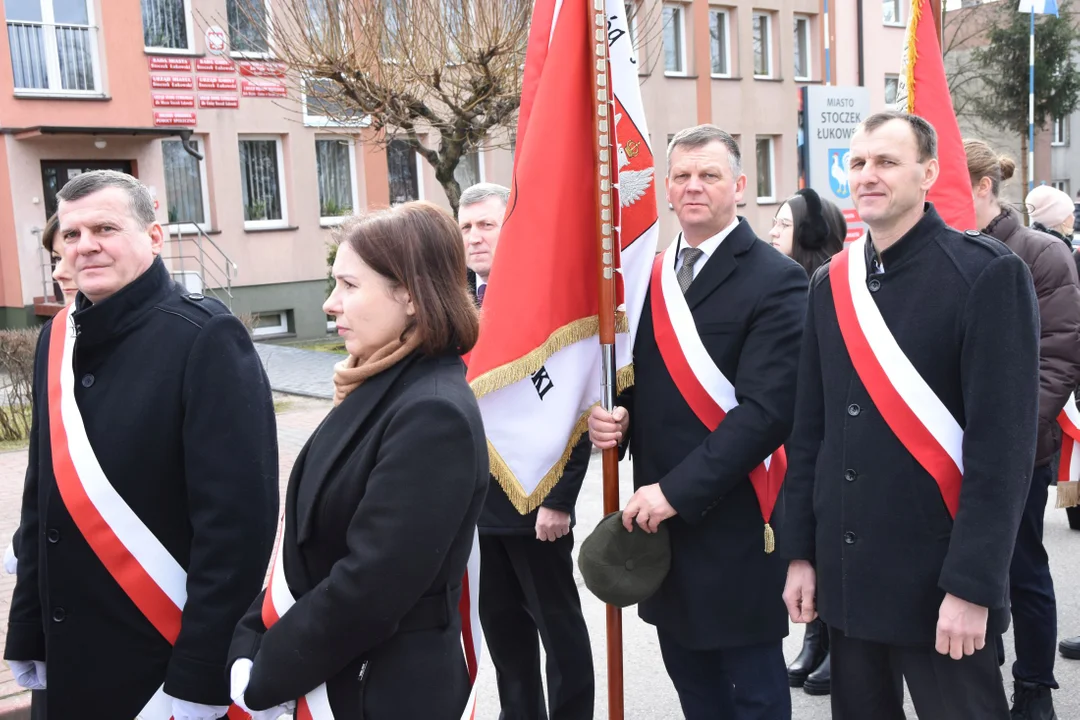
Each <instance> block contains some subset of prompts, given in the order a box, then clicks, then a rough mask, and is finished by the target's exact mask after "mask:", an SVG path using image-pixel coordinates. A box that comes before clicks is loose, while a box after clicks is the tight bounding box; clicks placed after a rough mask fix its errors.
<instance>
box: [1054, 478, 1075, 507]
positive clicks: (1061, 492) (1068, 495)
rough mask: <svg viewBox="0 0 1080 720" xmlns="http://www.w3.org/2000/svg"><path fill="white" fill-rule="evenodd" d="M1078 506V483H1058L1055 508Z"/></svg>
mask: <svg viewBox="0 0 1080 720" xmlns="http://www.w3.org/2000/svg"><path fill="white" fill-rule="evenodd" d="M1077 505H1080V482H1060V481H1059V482H1058V485H1057V507H1058V508H1071V507H1076V506H1077Z"/></svg>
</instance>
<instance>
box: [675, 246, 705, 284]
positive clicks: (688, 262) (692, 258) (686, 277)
mask: <svg viewBox="0 0 1080 720" xmlns="http://www.w3.org/2000/svg"><path fill="white" fill-rule="evenodd" d="M704 254H705V252H704V251H703V250H698V249H697V248H686V249H685V250H683V254H682V267H680V268H679V272H677V273H675V277H676V279H678V281H679V287H680V288H682V292H683V295H685V294H686V291H687V290H688V289H690V283H692V282H694V263H696V262H697V261H698V258H700V257H701V256H702V255H704Z"/></svg>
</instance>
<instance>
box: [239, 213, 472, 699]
mask: <svg viewBox="0 0 1080 720" xmlns="http://www.w3.org/2000/svg"><path fill="white" fill-rule="evenodd" d="M333 276H334V281H335V287H334V290H333V292H332V293H331V294H330V297H329V298H328V299H327V301H326V303H325V305H324V306H323V309H324V310H325V312H326V313H327V314H328V315H333V316H334V318H335V319H336V322H337V327H338V333H339V334H340V335H341V336H342V337H343V338H344V340H345V349H346V350H347V351H348V353H349V356H348V358H347V359H345V360H344V361H342V362H341V363H339V364H338V366H337V367H336V369H335V375H334V385H335V398H334V404H335V406H334V408H333V410H331V411H330V414H329V415H328V416H327V417H326V419H325V420H324V421H323V423H322V425H321V426H320V427H319V428H318V429H317V430H316V431H315V434H314V435H312V437H311V439H309V440H308V443H307V445H306V446H305V447H304V449H303V450H302V451H301V453H300V456H299V457H298V458H297V461H296V465H295V467H294V468H293V472H292V477H290V479H289V486H288V491H287V494H286V499H285V521H284V522H285V524H284V531H283V538H282V540H281V541H280V542H279V546H278V550H277V552H276V553H275V559H274V565H273V570H272V572H271V580H270V584H269V586H268V588H267V590H264V591H263V593H262V594H260V596H259V597H258V598H257V599H256V601H255V602H254V603H253V605H252V607H251V610H250V611H249V612H248V614H247V615H246V616H245V617H244V619H243V620H242V621H241V622H240V624H239V626H238V627H237V630H236V633H235V635H234V637H233V643H232V648H231V652H230V661H235V662H232V678H233V698H234V700H236V701H237V703H238V704H240V705H241V707H245V708H251V709H252V710H253V711H256V712H254V713H253V716H254V717H255V718H256V720H260V719H261V718H276V717H277V716H278V715H280V714H281V713H282V712H285V711H287V710H289V709H291V706H292V703H293V702H299V703H301V704H304V703H306V704H308V706H309V707H313V706H315V705H318V704H320V703H324V704H325V706H326V707H328V708H329V710H330V711H332V713H333V717H334V718H337V720H353V719H357V718H364V719H365V720H380V718H427V719H430V720H440V719H446V720H457V718H460V717H461V716H462V711H463V710H464V708H465V706H466V704H467V701H468V698H469V693H470V673H469V670H468V669H467V666H466V656H465V652H464V651H463V649H462V624H463V623H462V620H461V616H460V615H459V602H460V601H461V599H462V592H463V577H465V574H466V564H467V562H468V561H469V558H470V555H471V552H472V550H473V546H474V539H475V533H476V522H477V518H478V517H479V515H480V509H481V506H482V504H483V501H484V494H485V492H486V490H487V486H488V453H487V442H486V440H485V436H484V426H483V423H482V421H481V418H480V411H479V408H478V407H477V404H476V399H475V398H474V396H473V394H472V391H471V390H470V389H469V386H468V384H467V383H466V382H465V366H464V364H463V363H462V361H461V355H462V353H464V352H467V351H469V350H470V349H471V348H472V346H473V344H474V343H475V342H476V338H477V333H478V321H477V313H476V309H475V306H474V304H473V302H472V298H471V297H470V295H469V289H468V285H467V283H466V277H465V254H464V248H463V246H462V243H461V233H460V231H459V230H458V228H457V225H456V224H455V223H454V221H453V219H452V218H451V217H450V216H449V215H447V214H446V213H445V212H444V211H442V210H440V209H439V208H438V207H436V206H435V205H432V204H430V203H426V202H411V203H406V204H404V205H401V206H399V207H396V208H394V209H391V210H384V211H381V212H377V213H373V214H370V215H366V216H363V217H361V218H358V219H355V220H353V221H351V222H350V223H349V224H347V225H346V226H344V228H343V230H342V232H341V234H340V245H339V247H338V253H337V259H336V260H335V262H334V269H333ZM474 579H475V576H474ZM471 589H472V590H475V587H474V588H471ZM469 590H470V588H465V591H466V592H468V591H469ZM470 595H471V593H470ZM469 661H470V662H473V661H474V658H472V657H470V658H469ZM267 708H270V710H266V709H267ZM259 711H262V712H259ZM275 713H276V714H275Z"/></svg>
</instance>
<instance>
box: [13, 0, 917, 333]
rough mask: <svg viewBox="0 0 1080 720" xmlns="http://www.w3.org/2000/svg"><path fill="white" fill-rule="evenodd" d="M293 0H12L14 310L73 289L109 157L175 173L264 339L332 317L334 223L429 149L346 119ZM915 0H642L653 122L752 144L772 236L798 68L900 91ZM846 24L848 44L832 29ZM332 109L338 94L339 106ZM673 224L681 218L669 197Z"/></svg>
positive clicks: (182, 271)
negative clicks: (82, 183) (336, 114)
mask: <svg viewBox="0 0 1080 720" xmlns="http://www.w3.org/2000/svg"><path fill="white" fill-rule="evenodd" d="M278 1H279V0H0V7H2V8H3V16H4V20H5V23H6V25H7V32H6V33H4V34H0V327H22V326H27V325H32V324H34V323H36V322H40V321H42V320H43V319H44V318H47V317H48V316H50V315H51V314H53V313H54V312H55V311H56V310H57V309H58V304H57V301H56V295H55V288H54V287H53V285H52V283H51V281H50V280H49V272H50V261H49V258H48V254H47V253H45V252H44V251H43V250H42V249H41V247H40V242H39V237H40V233H41V230H42V229H43V228H44V225H45V221H46V219H47V218H48V217H49V215H50V214H51V213H52V212H54V211H55V208H56V193H57V192H58V191H59V189H60V188H61V187H63V185H64V183H65V182H67V180H68V179H70V178H71V177H74V176H75V175H77V174H79V173H81V172H86V171H88V170H93V169H99V168H113V169H118V170H123V171H125V172H130V173H132V174H134V175H136V176H137V177H139V178H140V179H141V180H142V181H143V182H144V183H146V184H147V185H148V186H149V187H150V188H151V189H152V192H153V193H154V196H155V202H156V205H157V209H158V219H159V220H160V221H161V222H162V224H163V225H165V227H166V228H167V229H168V230H169V236H170V242H169V243H167V247H166V250H165V253H164V255H165V257H166V259H167V262H168V264H169V267H170V269H171V270H172V271H173V273H174V275H175V276H176V278H177V279H178V280H179V281H181V282H184V283H185V284H186V285H187V286H188V287H189V288H191V289H192V290H193V291H194V290H198V291H205V292H208V293H214V294H216V295H218V296H219V297H223V298H224V299H225V300H226V301H227V302H228V303H229V304H230V305H231V306H232V308H233V310H234V311H235V312H237V313H251V314H253V315H257V316H258V322H257V328H256V331H255V332H256V334H257V335H258V336H259V337H260V338H265V339H289V338H307V337H316V336H319V335H322V334H325V333H326V317H325V315H323V313H322V311H321V309H320V306H321V303H322V301H323V299H324V297H325V292H326V287H327V282H326V276H327V265H326V255H327V246H328V243H329V242H330V239H331V236H332V232H333V228H334V226H335V225H337V224H339V223H340V222H341V220H342V219H343V218H344V217H346V216H348V215H349V214H350V213H351V212H353V210H354V209H357V208H365V207H369V206H380V205H387V204H391V203H397V202H403V201H406V200H410V199H419V198H423V199H429V200H432V201H434V202H437V203H440V204H443V205H446V199H445V196H444V194H443V192H442V189H441V187H440V186H439V184H438V183H437V182H436V180H435V177H434V173H433V171H432V170H431V168H430V167H428V166H427V165H426V164H425V163H423V162H422V161H421V160H420V159H419V158H418V157H417V156H416V154H415V153H413V152H411V151H410V150H409V149H408V148H407V147H406V146H404V145H402V144H399V143H392V144H391V145H390V146H389V147H383V146H380V145H377V144H375V143H373V142H372V136H371V133H370V131H369V130H368V129H367V128H366V127H365V122H364V119H363V118H360V117H357V118H355V120H354V121H351V122H349V121H346V122H340V120H339V121H337V122H335V121H333V120H331V119H330V118H329V117H327V115H326V110H325V106H320V103H319V102H316V101H312V102H308V101H307V97H306V95H305V93H304V86H303V84H302V83H301V82H300V81H299V80H298V79H297V78H294V77H292V76H291V74H290V73H289V72H287V70H286V69H285V68H284V67H283V66H282V65H281V64H280V63H279V62H277V61H276V60H275V57H274V52H273V48H272V47H266V46H265V45H263V44H261V43H260V41H259V34H258V33H255V32H251V29H250V28H249V27H246V26H245V24H246V23H248V22H249V21H250V14H251V12H253V11H254V12H256V13H262V14H264V15H265V21H267V22H274V17H275V15H276V14H277V15H278V16H283V15H284V13H283V12H281V9H280V7H279V6H278V5H277V3H278ZM906 5H907V2H905V1H904V0H866V1H865V2H863V1H862V0H858V1H857V0H732V1H729V2H726V3H724V2H711V1H710V0H690V1H689V2H664V1H662V0H643V1H642V2H641V3H640V4H638V5H630V8H631V12H632V14H633V18H634V21H633V26H634V33H635V34H636V35H637V38H636V40H637V44H638V47H639V54H640V57H639V67H640V72H641V76H642V77H641V80H642V93H643V97H644V102H645V108H646V114H647V116H648V118H649V126H650V132H651V140H652V142H653V144H654V146H655V147H656V148H657V162H658V174H659V173H662V172H664V171H665V169H666V167H665V162H666V161H665V158H664V153H663V152H662V148H663V146H664V145H665V144H666V142H667V140H668V139H669V138H670V137H671V136H672V135H673V134H674V133H675V132H677V131H678V130H679V129H681V128H683V127H686V126H688V125H693V124H697V123H700V122H715V123H717V124H719V125H720V126H722V127H724V128H725V129H727V130H728V131H730V132H731V133H732V134H733V135H735V136H736V137H737V138H738V140H739V143H740V145H741V147H742V152H743V158H744V166H745V172H746V174H747V177H748V187H747V193H746V199H745V204H744V207H743V208H742V209H741V210H740V212H742V213H743V214H744V215H746V217H747V218H748V219H749V221H750V222H751V224H752V225H753V227H754V228H755V230H756V231H757V232H758V234H759V235H765V234H766V233H767V232H768V230H769V227H770V224H771V218H772V215H773V214H774V213H775V211H776V209H777V207H779V204H780V203H782V202H783V200H784V199H785V198H786V197H788V196H789V195H791V194H792V193H794V192H795V190H797V189H798V187H799V177H800V169H799V167H798V160H797V158H798V147H799V130H798V128H799V88H800V87H801V86H803V85H806V84H810V83H832V84H845V85H857V84H861V85H866V86H867V87H869V88H870V91H871V98H872V104H873V107H874V108H880V107H884V106H885V104H886V103H887V102H888V101H889V100H890V98H889V94H890V93H894V92H895V78H896V73H898V72H899V68H900V55H901V49H902V46H903V35H904V29H903V28H904V23H905V22H906V18H905V17H904V16H903V14H902V13H903V12H904V8H905V6H906ZM826 39H827V42H826ZM320 110H321V111H322V112H320ZM511 168H512V159H511V154H510V153H509V151H505V150H492V151H481V152H479V153H477V154H475V155H473V156H470V157H468V158H467V159H466V160H465V161H464V162H463V164H462V166H461V167H460V168H459V181H460V182H461V183H462V184H463V185H464V184H469V183H472V182H475V181H479V180H491V181H495V182H502V183H508V181H509V178H510V173H511ZM659 200H660V216H661V232H662V238H663V242H664V243H665V244H666V243H667V242H669V241H670V239H671V238H673V237H674V235H675V233H676V232H677V222H676V219H675V217H674V215H673V213H671V211H670V210H669V209H668V208H667V203H666V202H664V201H663V194H662V188H661V194H660V197H659Z"/></svg>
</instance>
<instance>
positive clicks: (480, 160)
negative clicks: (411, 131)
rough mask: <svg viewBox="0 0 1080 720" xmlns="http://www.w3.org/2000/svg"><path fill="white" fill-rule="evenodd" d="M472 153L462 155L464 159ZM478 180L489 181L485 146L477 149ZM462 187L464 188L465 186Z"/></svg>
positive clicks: (479, 181)
mask: <svg viewBox="0 0 1080 720" xmlns="http://www.w3.org/2000/svg"><path fill="white" fill-rule="evenodd" d="M470 154H471V153H466V154H465V155H462V156H461V159H462V160H464V159H465V158H466V157H468V156H469V155H470ZM417 157H419V153H417ZM458 163H459V166H460V161H458ZM476 182H478V183H485V182H487V173H486V172H484V148H482V147H480V148H477V149H476ZM461 189H462V190H464V189H465V188H461Z"/></svg>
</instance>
